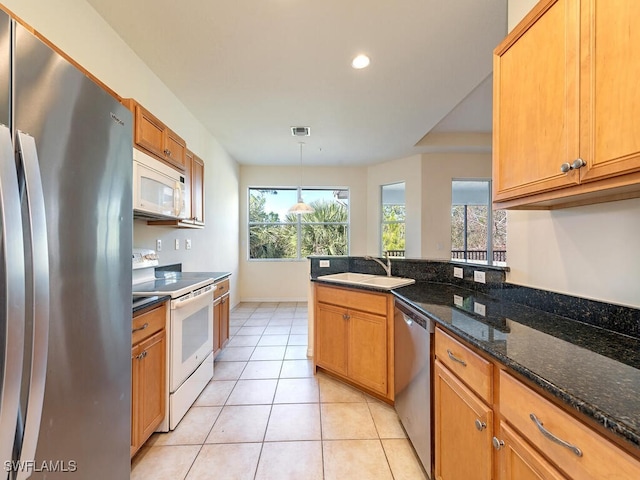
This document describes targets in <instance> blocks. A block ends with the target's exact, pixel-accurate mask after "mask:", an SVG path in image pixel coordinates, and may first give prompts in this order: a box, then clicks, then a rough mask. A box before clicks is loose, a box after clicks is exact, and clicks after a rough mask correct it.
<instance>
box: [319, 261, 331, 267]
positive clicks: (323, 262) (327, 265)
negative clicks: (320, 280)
mask: <svg viewBox="0 0 640 480" xmlns="http://www.w3.org/2000/svg"><path fill="white" fill-rule="evenodd" d="M330 266H331V260H320V267H321V268H326V267H330Z"/></svg>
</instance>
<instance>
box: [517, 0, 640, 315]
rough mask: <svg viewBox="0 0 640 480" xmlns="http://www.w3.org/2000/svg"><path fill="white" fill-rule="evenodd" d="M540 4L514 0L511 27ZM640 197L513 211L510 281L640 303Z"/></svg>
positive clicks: (623, 303)
mask: <svg viewBox="0 0 640 480" xmlns="http://www.w3.org/2000/svg"><path fill="white" fill-rule="evenodd" d="M535 4H536V1H535V0H509V9H508V12H509V13H508V18H509V31H511V30H512V29H513V28H514V27H515V26H516V25H517V23H518V22H519V21H520V20H521V18H522V17H523V16H524V15H526V14H527V13H528V12H529V11H530V10H531V8H533V7H534V6H535ZM639 216H640V200H625V201H620V202H612V203H605V204H600V205H591V206H587V207H577V208H569V209H563V210H555V211H543V212H532V211H518V212H509V213H508V214H507V229H508V230H507V255H508V259H507V260H508V261H507V264H508V265H509V266H510V267H511V272H510V273H509V274H508V275H507V281H509V282H511V283H515V284H518V285H525V286H529V287H535V288H541V289H544V290H551V291H555V292H559V293H566V294H570V295H577V296H580V297H586V298H592V299H594V300H602V301H606V302H610V303H618V304H622V305H627V306H631V307H640V249H638V248H636V247H637V245H638V238H640V222H639V221H638V218H639Z"/></svg>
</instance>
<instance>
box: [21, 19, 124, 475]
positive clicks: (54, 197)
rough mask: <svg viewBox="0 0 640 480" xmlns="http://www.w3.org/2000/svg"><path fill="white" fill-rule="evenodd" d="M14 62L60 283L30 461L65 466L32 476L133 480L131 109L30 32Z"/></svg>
mask: <svg viewBox="0 0 640 480" xmlns="http://www.w3.org/2000/svg"><path fill="white" fill-rule="evenodd" d="M14 62H15V70H14V77H15V84H14V85H15V86H14V91H15V96H14V131H15V132H25V133H26V134H28V135H29V137H30V138H33V141H34V143H35V148H36V149H37V157H38V163H39V167H40V175H41V178H42V190H43V196H44V202H45V216H46V225H47V234H46V235H47V243H48V254H49V255H48V256H49V266H48V267H49V275H50V278H51V282H50V287H49V297H50V301H49V313H50V322H49V342H48V358H47V372H46V383H45V390H44V406H43V409H42V418H41V423H40V425H41V426H40V433H39V438H38V443H37V448H36V454H35V459H33V460H35V465H36V466H41V465H42V464H43V463H47V464H50V465H54V466H55V468H57V469H58V470H59V471H55V472H37V471H35V472H34V473H33V475H32V477H31V478H34V479H35V478H44V477H45V476H46V478H47V479H55V478H63V477H64V478H68V475H69V472H68V470H70V469H75V470H76V471H77V473H78V474H79V478H91V479H95V480H101V479H105V480H106V479H112V478H129V473H130V460H129V444H130V427H131V425H130V421H131V420H130V418H131V417H130V416H131V413H130V410H131V360H130V358H131V355H130V351H131V333H130V331H131V248H132V224H133V218H132V200H131V198H132V193H131V192H132V156H131V152H132V149H133V143H132V118H131V114H130V112H129V111H128V110H127V109H126V108H124V107H123V106H122V105H120V103H119V102H117V101H116V100H115V99H114V98H113V97H111V96H110V95H109V94H107V93H106V92H105V91H103V90H102V89H101V88H100V87H98V86H97V85H96V84H95V83H94V82H92V81H91V80H89V79H88V78H87V77H86V76H85V75H84V74H83V73H82V72H80V71H78V70H77V69H76V68H75V67H73V66H72V65H70V64H69V63H68V62H67V61H66V60H65V59H63V58H62V57H61V56H59V55H58V54H57V53H55V52H53V51H52V50H51V49H50V48H49V47H48V46H46V45H45V44H43V43H42V42H41V41H40V40H38V39H37V38H35V37H34V36H33V35H31V34H30V33H29V32H28V31H27V30H25V29H24V28H22V27H21V26H17V27H16V38H15V61H14ZM27 410H28V409H27ZM26 413H27V418H28V414H29V412H28V411H27V412H26ZM25 460H29V459H25ZM65 469H66V470H67V473H63V470H65Z"/></svg>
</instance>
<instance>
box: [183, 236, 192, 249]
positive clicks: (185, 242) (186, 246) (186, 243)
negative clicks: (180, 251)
mask: <svg viewBox="0 0 640 480" xmlns="http://www.w3.org/2000/svg"><path fill="white" fill-rule="evenodd" d="M184 249H185V250H191V239H190V238H187V239H186V240H185V241H184Z"/></svg>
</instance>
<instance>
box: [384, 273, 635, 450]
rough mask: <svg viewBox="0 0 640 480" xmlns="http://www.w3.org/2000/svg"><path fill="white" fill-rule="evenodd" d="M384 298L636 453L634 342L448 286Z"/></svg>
mask: <svg viewBox="0 0 640 480" xmlns="http://www.w3.org/2000/svg"><path fill="white" fill-rule="evenodd" d="M392 293H393V294H394V295H395V296H396V297H398V298H400V299H402V300H405V301H407V302H408V303H409V304H411V305H412V306H414V307H415V308H416V309H417V310H419V311H421V312H423V313H425V314H426V315H428V316H429V317H431V318H433V320H435V321H436V322H437V324H439V325H441V326H443V327H444V328H445V329H446V330H449V331H451V332H453V333H455V334H457V335H458V336H459V337H461V338H463V339H464V340H466V341H467V342H469V343H470V344H472V345H474V346H475V347H477V348H479V349H480V350H481V351H483V352H485V353H486V354H488V355H489V356H491V357H493V358H495V359H497V360H498V361H500V362H501V363H503V364H504V365H506V366H507V367H509V368H511V369H513V370H515V371H516V372H518V373H520V374H521V375H523V376H524V377H526V378H528V379H529V380H531V381H532V382H533V383H535V384H537V385H538V386H540V387H541V388H542V389H544V390H545V391H546V392H548V393H550V394H551V395H552V396H554V397H556V398H558V399H559V400H561V401H562V402H564V403H565V404H566V405H568V406H569V407H570V408H571V409H573V410H575V411H577V412H580V413H582V414H583V415H586V416H587V417H589V418H591V419H593V420H595V421H596V422H597V423H599V424H600V425H602V426H603V427H604V428H606V429H608V430H610V431H611V432H613V433H615V434H616V435H618V436H620V437H622V438H623V439H625V440H626V441H627V442H629V443H631V444H632V445H633V446H635V447H636V448H640V340H639V339H637V338H634V337H630V336H627V335H622V334H618V333H615V332H611V331H608V330H605V329H602V328H598V327H595V326H592V325H589V324H586V323H581V322H577V321H575V320H571V319H568V318H565V317H561V316H558V315H554V314H551V313H547V312H544V311H541V310H537V309H534V308H531V307H527V306H524V305H521V304H518V303H512V302H508V301H505V300H497V299H496V298H494V297H490V296H488V295H484V294H482V293H479V292H478V291H474V290H468V289H466V288H463V287H460V286H455V285H450V284H442V283H433V282H418V283H415V284H413V285H409V286H406V287H401V288H398V289H396V290H393V292H392ZM476 303H479V304H482V305H484V308H485V315H484V316H482V315H479V314H478V313H475V312H476V311H478V310H479V311H481V310H482V307H480V308H477V307H476V308H474V306H475V304H476Z"/></svg>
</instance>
